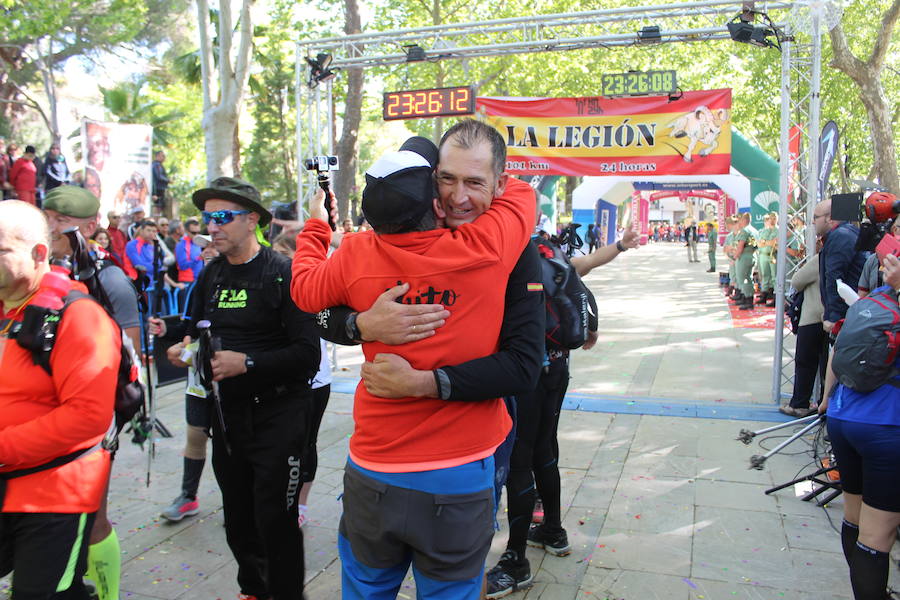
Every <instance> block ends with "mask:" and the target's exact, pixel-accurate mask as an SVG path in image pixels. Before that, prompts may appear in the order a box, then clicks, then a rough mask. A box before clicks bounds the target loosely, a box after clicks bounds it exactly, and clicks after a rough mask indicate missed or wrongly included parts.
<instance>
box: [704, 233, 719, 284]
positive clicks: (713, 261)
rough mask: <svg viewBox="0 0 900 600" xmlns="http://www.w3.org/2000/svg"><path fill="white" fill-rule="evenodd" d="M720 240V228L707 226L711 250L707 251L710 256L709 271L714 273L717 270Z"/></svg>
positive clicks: (707, 237) (707, 236)
mask: <svg viewBox="0 0 900 600" xmlns="http://www.w3.org/2000/svg"><path fill="white" fill-rule="evenodd" d="M718 242H719V233H718V230H717V229H716V228H715V227H710V228H707V230H706V243H707V244H708V245H709V251H708V252H707V255H708V256H709V271H708V272H709V273H714V272H715V270H716V244H717V243H718Z"/></svg>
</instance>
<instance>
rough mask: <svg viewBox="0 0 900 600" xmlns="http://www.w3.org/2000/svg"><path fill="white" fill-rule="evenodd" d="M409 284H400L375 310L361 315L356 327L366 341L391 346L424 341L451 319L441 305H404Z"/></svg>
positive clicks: (358, 316) (390, 291) (387, 292)
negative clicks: (402, 300) (403, 300)
mask: <svg viewBox="0 0 900 600" xmlns="http://www.w3.org/2000/svg"><path fill="white" fill-rule="evenodd" d="M408 291H409V284H408V283H404V284H402V285H397V286H394V287H392V288H391V289H389V290H387V291H386V292H384V293H382V294H381V295H380V296H378V298H377V299H376V300H375V303H374V304H372V307H371V308H370V309H369V310H367V311H365V312H361V313H359V315H357V317H356V325H357V327H358V328H359V333H360V335H361V336H362V341H365V342H373V341H378V342H381V343H383V344H388V345H390V346H396V345H399V344H407V343H409V342H415V341H418V340H424V339H425V338H427V337H431V336H433V335H434V334H435V329H437V328H438V327H441V326H442V325H443V324H444V322H445V320H446V319H447V318H448V317H449V316H450V311H447V310H445V309H444V307H443V306H441V305H440V304H401V303H399V302H397V301H396V300H397V298H400V297H401V296H403V294H405V293H406V292H408Z"/></svg>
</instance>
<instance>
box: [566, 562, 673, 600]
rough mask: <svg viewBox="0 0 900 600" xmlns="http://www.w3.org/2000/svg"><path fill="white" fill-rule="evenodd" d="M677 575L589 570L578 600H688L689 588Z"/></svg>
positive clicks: (596, 568)
mask: <svg viewBox="0 0 900 600" xmlns="http://www.w3.org/2000/svg"><path fill="white" fill-rule="evenodd" d="M683 579H684V578H682V577H679V576H677V575H665V574H662V573H648V572H645V571H630V570H621V569H604V568H602V567H597V566H595V565H591V566H590V567H588V570H587V573H586V574H585V576H584V581H583V582H582V584H581V589H580V590H579V592H578V596H577V599H578V600H597V599H603V600H606V599H609V600H632V599H633V600H687V599H688V589H689V588H688V586H687V584H685V582H684V580H683Z"/></svg>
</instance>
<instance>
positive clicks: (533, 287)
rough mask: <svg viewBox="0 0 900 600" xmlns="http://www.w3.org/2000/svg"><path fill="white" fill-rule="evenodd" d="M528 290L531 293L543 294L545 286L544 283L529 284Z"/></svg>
mask: <svg viewBox="0 0 900 600" xmlns="http://www.w3.org/2000/svg"><path fill="white" fill-rule="evenodd" d="M527 289H528V291H529V292H543V291H544V284H543V283H529V284H528V287H527Z"/></svg>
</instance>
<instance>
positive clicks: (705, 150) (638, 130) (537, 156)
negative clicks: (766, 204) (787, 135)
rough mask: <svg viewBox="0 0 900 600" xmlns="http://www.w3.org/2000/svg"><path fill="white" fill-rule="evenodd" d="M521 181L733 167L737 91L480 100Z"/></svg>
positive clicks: (481, 114)
mask: <svg viewBox="0 0 900 600" xmlns="http://www.w3.org/2000/svg"><path fill="white" fill-rule="evenodd" d="M475 112H476V116H477V117H478V118H480V119H482V120H484V121H485V122H486V123H488V124H489V125H491V126H492V127H494V128H495V129H496V130H497V131H499V132H500V135H501V136H503V139H504V140H505V141H506V146H507V161H506V170H507V171H508V172H510V173H513V174H516V175H521V174H529V175H626V176H627V175H635V176H643V175H694V174H699V173H703V174H719V173H728V172H729V169H730V167H731V90H729V89H723V90H706V91H695V92H684V93H683V94H681V95H680V96H678V97H672V98H670V97H668V96H642V97H633V98H603V97H594V98H490V97H478V98H476V101H475Z"/></svg>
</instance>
